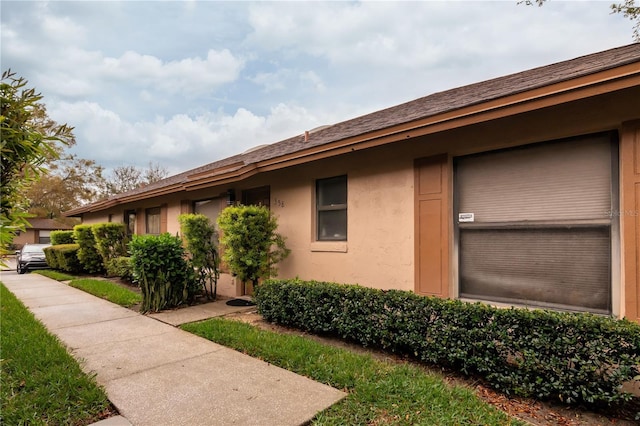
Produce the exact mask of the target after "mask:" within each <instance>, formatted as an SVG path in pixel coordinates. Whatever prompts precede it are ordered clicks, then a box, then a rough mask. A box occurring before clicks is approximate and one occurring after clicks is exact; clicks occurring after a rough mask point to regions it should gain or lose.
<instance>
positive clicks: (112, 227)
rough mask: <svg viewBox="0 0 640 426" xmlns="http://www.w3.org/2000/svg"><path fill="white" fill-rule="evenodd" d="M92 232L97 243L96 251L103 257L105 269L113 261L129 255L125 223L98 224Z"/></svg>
mask: <svg viewBox="0 0 640 426" xmlns="http://www.w3.org/2000/svg"><path fill="white" fill-rule="evenodd" d="M91 231H92V232H93V237H94V238H95V241H96V250H97V251H98V253H100V256H101V257H102V263H103V266H104V268H105V269H108V266H107V264H108V263H109V261H111V260H112V259H116V258H118V257H122V256H126V255H127V244H129V239H128V237H127V228H126V226H125V224H124V223H114V222H105V223H96V224H95V225H91Z"/></svg>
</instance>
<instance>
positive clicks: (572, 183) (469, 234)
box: [455, 134, 617, 313]
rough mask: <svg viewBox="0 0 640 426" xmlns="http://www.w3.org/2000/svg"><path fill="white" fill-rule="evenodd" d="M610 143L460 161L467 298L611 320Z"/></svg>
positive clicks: (547, 146) (580, 141) (535, 148)
mask: <svg viewBox="0 0 640 426" xmlns="http://www.w3.org/2000/svg"><path fill="white" fill-rule="evenodd" d="M616 147H617V145H616V144H615V143H612V136H611V135H610V134H604V135H592V136H585V137H580V138H575V139H571V140H565V141H558V142H551V143H543V144H536V145H529V146H525V147H520V148H516V149H509V150H503V151H493V152H488V153H483V154H477V155H471V156H467V157H460V158H457V159H456V160H455V167H456V169H455V173H456V174H455V186H456V204H457V209H456V210H457V211H456V213H457V215H456V219H457V220H458V254H459V294H460V297H463V298H471V299H480V300H488V301H496V302H506V303H513V304H521V305H527V306H541V307H550V308H555V309H563V310H565V309H566V310H577V311H591V312H597V313H610V312H611V269H612V267H611V263H612V255H611V253H612V249H611V247H612V235H613V231H612V229H613V225H614V224H615V222H614V215H612V214H611V213H612V211H615V210H614V209H613V206H615V205H616V204H615V203H616V200H615V196H614V194H615V193H616V189H615V188H616V185H617V184H616V181H615V180H614V176H615V175H616V174H615V173H613V167H614V164H615V163H616V160H617V149H616Z"/></svg>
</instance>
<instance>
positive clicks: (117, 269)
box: [107, 256, 133, 282]
mask: <svg viewBox="0 0 640 426" xmlns="http://www.w3.org/2000/svg"><path fill="white" fill-rule="evenodd" d="M132 272H133V271H132V266H131V258H130V257H125V256H121V257H116V258H115V259H111V260H109V261H108V262H107V276H109V277H120V278H122V279H123V280H125V281H129V282H132V281H133V273H132Z"/></svg>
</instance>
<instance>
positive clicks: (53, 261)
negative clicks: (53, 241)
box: [42, 246, 60, 269]
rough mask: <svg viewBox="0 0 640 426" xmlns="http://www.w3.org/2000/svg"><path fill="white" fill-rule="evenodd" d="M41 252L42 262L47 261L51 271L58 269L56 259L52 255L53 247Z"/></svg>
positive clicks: (54, 255)
mask: <svg viewBox="0 0 640 426" xmlns="http://www.w3.org/2000/svg"><path fill="white" fill-rule="evenodd" d="M42 251H43V252H44V260H46V261H47V265H49V267H50V268H51V269H60V266H59V265H58V258H57V257H56V254H55V253H54V250H53V246H49V247H45V248H44V249H42Z"/></svg>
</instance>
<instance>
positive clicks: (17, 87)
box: [0, 70, 75, 253]
mask: <svg viewBox="0 0 640 426" xmlns="http://www.w3.org/2000/svg"><path fill="white" fill-rule="evenodd" d="M27 83H28V82H27V80H25V79H24V78H22V77H17V76H16V74H15V73H13V72H11V70H7V71H4V72H3V73H2V80H1V82H0V96H1V100H0V133H1V137H2V142H1V143H0V151H1V159H0V162H1V164H2V167H1V169H0V224H1V227H0V250H1V251H2V253H6V252H7V251H8V248H9V245H10V244H11V243H12V241H13V238H14V236H15V235H16V233H17V232H18V231H23V230H24V229H25V227H26V226H27V225H28V222H27V220H26V219H27V214H26V206H27V205H28V203H27V199H26V197H25V192H24V189H25V187H26V186H28V184H30V183H31V182H33V181H35V180H37V179H38V178H39V177H40V176H41V175H42V174H43V173H44V171H45V169H44V164H45V162H46V161H47V160H48V159H51V158H56V157H58V156H59V152H60V150H61V146H71V145H73V144H74V143H75V140H74V137H73V128H72V127H69V126H67V125H66V124H62V125H59V124H57V123H56V122H54V121H53V120H51V119H49V117H48V116H47V113H46V109H45V107H44V105H42V104H41V103H40V100H41V99H42V95H40V94H39V93H36V91H35V89H33V88H28V87H27Z"/></svg>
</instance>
